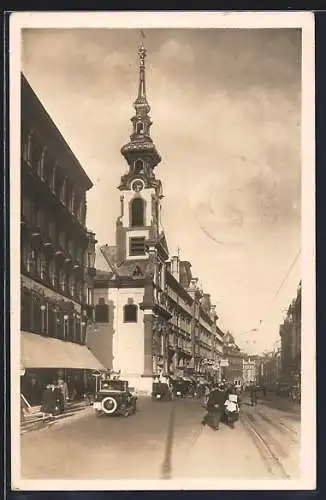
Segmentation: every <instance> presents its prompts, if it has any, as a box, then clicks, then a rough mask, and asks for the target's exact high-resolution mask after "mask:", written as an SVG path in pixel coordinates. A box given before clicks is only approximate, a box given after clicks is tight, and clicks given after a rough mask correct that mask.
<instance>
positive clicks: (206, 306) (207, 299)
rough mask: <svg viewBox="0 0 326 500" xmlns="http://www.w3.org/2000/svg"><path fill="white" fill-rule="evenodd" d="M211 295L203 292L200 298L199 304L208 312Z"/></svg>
mask: <svg viewBox="0 0 326 500" xmlns="http://www.w3.org/2000/svg"><path fill="white" fill-rule="evenodd" d="M210 299H211V296H210V294H209V293H204V294H203V298H202V300H201V305H202V308H203V309H204V311H205V312H207V313H210V307H211V300H210Z"/></svg>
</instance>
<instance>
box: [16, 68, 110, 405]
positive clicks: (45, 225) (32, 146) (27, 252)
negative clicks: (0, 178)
mask: <svg viewBox="0 0 326 500" xmlns="http://www.w3.org/2000/svg"><path fill="white" fill-rule="evenodd" d="M91 187H92V182H91V181H90V179H89V178H88V176H87V175H86V173H85V171H84V170H83V168H82V167H81V165H80V164H79V162H78V160H77V159H76V157H75V156H74V154H73V153H72V151H71V150H70V148H69V146H68V145H67V143H66V142H65V140H64V138H63V137H62V135H61V134H60V132H59V130H58V129H57V128H56V126H55V124H54V123H53V121H52V120H51V118H50V116H49V115H48V113H47V112H46V111H45V109H44V107H43V106H42V104H41V102H40V101H39V99H38V98H37V96H36V95H35V93H34V92H33V90H32V88H31V87H30V85H29V83H28V82H27V80H26V78H25V77H24V76H23V75H22V77H21V332H20V342H21V390H22V392H23V394H24V396H25V397H26V398H27V400H28V401H30V403H32V404H39V403H40V397H41V392H42V390H43V389H44V387H45V384H46V383H49V382H52V381H53V380H54V379H56V378H57V377H58V375H61V376H63V377H65V378H66V380H67V381H70V383H71V384H73V383H76V385H81V386H83V384H84V383H85V380H86V379H85V377H86V375H85V371H84V370H86V369H93V368H98V367H100V366H101V365H100V363H99V362H98V360H97V359H96V358H95V357H94V356H93V355H92V354H91V352H90V351H89V349H88V348H87V347H86V340H87V334H88V328H91V327H92V318H93V288H94V275H95V268H94V257H95V254H94V252H95V242H96V240H95V235H94V234H93V233H92V232H90V231H89V230H88V229H87V227H86V192H87V191H88V190H89V189H90V188H91ZM68 379H69V380H68Z"/></svg>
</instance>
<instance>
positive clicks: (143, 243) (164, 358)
mask: <svg viewBox="0 0 326 500" xmlns="http://www.w3.org/2000/svg"><path fill="white" fill-rule="evenodd" d="M138 54H139V91H138V96H137V99H136V101H135V102H134V108H135V114H134V116H133V117H132V118H131V122H132V127H133V129H132V134H131V136H130V141H129V142H128V143H127V144H125V145H124V146H123V147H122V149H121V153H122V155H123V157H124V158H125V160H126V162H127V166H128V171H127V173H126V174H125V175H123V176H122V178H121V182H120V186H119V190H120V192H121V196H120V216H119V217H118V220H117V223H116V244H115V245H114V246H109V245H104V246H101V249H100V250H101V255H102V257H104V261H105V269H103V270H99V271H98V272H97V275H96V278H95V292H94V293H95V295H94V299H95V319H96V323H97V330H98V335H97V336H96V337H95V336H94V337H93V346H92V349H93V350H94V352H95V351H96V353H97V356H98V358H99V360H100V361H101V363H102V364H104V365H105V366H106V367H107V368H109V369H113V370H114V371H118V370H119V371H120V372H121V377H124V378H126V379H128V380H129V382H130V384H131V385H132V386H134V387H135V388H136V389H137V390H139V391H144V392H151V390H152V382H153V377H155V376H158V375H160V374H164V375H166V376H167V375H173V374H174V375H186V374H188V375H190V374H194V373H198V374H199V373H200V374H202V375H204V374H205V375H207V374H208V373H209V372H210V371H212V370H213V368H212V367H214V359H215V358H216V357H218V356H219V355H221V353H222V332H221V331H220V330H219V329H218V328H217V325H216V321H217V315H216V312H215V308H214V306H213V305H211V304H210V300H209V297H208V296H207V295H206V294H203V293H202V292H201V291H200V290H199V287H198V285H197V282H198V280H196V279H195V278H193V276H192V273H191V264H190V263H189V262H187V261H182V260H181V259H180V257H179V256H173V257H172V258H171V259H170V258H169V250H168V246H167V241H166V236H165V234H164V231H163V229H162V225H161V200H162V198H163V187H162V183H161V181H160V180H159V179H158V178H157V177H156V173H155V170H156V167H157V165H158V164H159V163H160V161H161V156H160V154H159V153H158V151H157V149H156V147H155V145H154V143H153V140H152V138H151V135H150V127H151V125H152V121H151V118H150V116H149V112H150V106H149V104H148V101H147V98H146V88H145V56H146V50H145V48H144V46H143V45H142V46H141V47H140V49H139V52H138Z"/></svg>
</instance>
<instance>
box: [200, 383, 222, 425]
mask: <svg viewBox="0 0 326 500" xmlns="http://www.w3.org/2000/svg"><path fill="white" fill-rule="evenodd" d="M226 398H227V392H226V389H225V386H224V385H223V384H220V385H219V386H217V387H214V388H213V390H212V391H211V392H210V394H209V396H208V401H207V415H206V416H205V417H204V419H203V421H202V424H203V425H205V424H206V423H209V424H210V426H211V427H212V428H213V429H214V430H218V429H219V425H220V420H221V418H222V417H223V414H224V403H225V401H226Z"/></svg>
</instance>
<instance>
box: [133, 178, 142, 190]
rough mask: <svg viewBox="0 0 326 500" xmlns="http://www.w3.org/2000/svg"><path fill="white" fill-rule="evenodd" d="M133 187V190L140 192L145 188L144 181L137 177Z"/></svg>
mask: <svg viewBox="0 0 326 500" xmlns="http://www.w3.org/2000/svg"><path fill="white" fill-rule="evenodd" d="M131 187H132V189H133V191H136V192H137V193H139V191H141V190H142V189H144V183H143V181H141V180H140V179H136V180H135V181H134V182H133V183H132V185H131Z"/></svg>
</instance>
